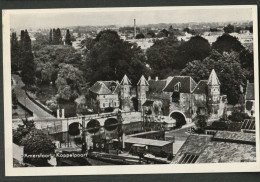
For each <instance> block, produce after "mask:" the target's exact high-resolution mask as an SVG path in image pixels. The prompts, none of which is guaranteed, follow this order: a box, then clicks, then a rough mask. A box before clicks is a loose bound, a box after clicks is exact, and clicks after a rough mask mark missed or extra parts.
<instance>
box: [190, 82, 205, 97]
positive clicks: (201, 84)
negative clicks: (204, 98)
mask: <svg viewBox="0 0 260 182" xmlns="http://www.w3.org/2000/svg"><path fill="white" fill-rule="evenodd" d="M207 83H208V80H200V81H199V83H198V85H197V86H196V87H195V88H194V90H193V91H192V92H193V93H194V94H206V93H207V89H208V85H207Z"/></svg>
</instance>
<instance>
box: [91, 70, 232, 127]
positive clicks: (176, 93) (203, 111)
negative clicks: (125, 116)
mask: <svg viewBox="0 0 260 182" xmlns="http://www.w3.org/2000/svg"><path fill="white" fill-rule="evenodd" d="M108 83H116V82H113V81H110V82H108V81H107V82H104V81H103V82H97V83H96V84H94V85H93V86H92V87H91V88H90V92H92V93H95V97H96V99H97V100H99V103H100V107H101V108H106V107H113V108H118V107H120V108H121V109H122V110H124V111H134V110H138V111H144V113H145V114H146V115H149V116H150V117H151V120H156V119H157V118H160V117H159V116H169V117H171V118H173V119H176V120H183V122H184V123H191V122H192V121H193V119H194V118H195V117H196V116H197V115H204V116H206V117H207V120H208V121H209V122H211V121H215V120H218V119H220V118H222V117H225V114H226V106H227V97H226V95H221V94H220V84H221V83H220V81H219V79H218V77H217V74H216V72H215V70H214V69H213V70H212V71H211V74H210V76H209V79H208V80H201V81H199V83H196V82H195V81H194V80H193V79H192V78H191V77H190V76H174V77H168V78H167V79H164V80H159V79H158V78H156V79H155V80H152V79H148V80H146V79H145V77H144V76H141V78H140V80H139V81H138V83H137V85H136V86H134V85H132V83H131V81H130V79H129V78H128V77H127V76H126V75H125V76H124V77H123V79H122V81H121V82H120V84H119V83H116V84H114V87H113V88H112V87H111V85H112V84H108ZM149 110H151V111H149Z"/></svg>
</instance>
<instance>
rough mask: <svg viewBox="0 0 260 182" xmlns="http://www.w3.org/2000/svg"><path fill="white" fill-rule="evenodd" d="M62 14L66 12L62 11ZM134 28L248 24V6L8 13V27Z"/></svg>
mask: <svg viewBox="0 0 260 182" xmlns="http://www.w3.org/2000/svg"><path fill="white" fill-rule="evenodd" d="M65 11H66V12H65ZM133 19H136V23H137V25H147V24H157V23H188V22H198V23H199V22H227V21H236V22H239V21H251V20H252V9H251V8H250V7H241V6H239V7H236V8H227V6H226V7H223V8H219V7H218V8H216V9H215V8H213V9H212V8H210V9H208V8H205V7H201V9H200V7H197V8H196V9H187V8H185V9H176V8H175V9H170V8H169V7H167V8H153V9H149V8H145V9H144V8H142V9H140V8H113V9H109V8H103V9H59V10H57V9H56V10H54V9H53V10H48V11H47V10H24V11H12V12H11V15H10V26H11V28H15V29H16V28H54V27H67V26H86V25H90V26H101V25H120V26H125V25H133Z"/></svg>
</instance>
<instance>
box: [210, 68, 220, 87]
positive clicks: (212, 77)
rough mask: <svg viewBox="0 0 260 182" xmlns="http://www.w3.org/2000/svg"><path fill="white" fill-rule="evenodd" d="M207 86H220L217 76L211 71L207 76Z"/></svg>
mask: <svg viewBox="0 0 260 182" xmlns="http://www.w3.org/2000/svg"><path fill="white" fill-rule="evenodd" d="M208 85H220V82H219V80H218V76H217V74H216V72H215V70H214V69H213V70H212V71H211V73H210V75H209V80H208Z"/></svg>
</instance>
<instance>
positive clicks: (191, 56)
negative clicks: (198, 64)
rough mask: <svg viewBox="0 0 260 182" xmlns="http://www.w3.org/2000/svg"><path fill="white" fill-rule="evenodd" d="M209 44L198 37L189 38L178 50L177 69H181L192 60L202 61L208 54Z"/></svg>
mask: <svg viewBox="0 0 260 182" xmlns="http://www.w3.org/2000/svg"><path fill="white" fill-rule="evenodd" d="M210 51H211V49H210V44H209V42H208V40H206V39H204V38H203V37H200V36H195V37H191V38H190V40H189V41H187V42H184V43H183V44H182V45H180V47H179V49H178V54H177V55H176V59H177V61H178V66H177V65H175V66H177V67H179V69H183V68H184V67H185V66H186V64H187V63H189V62H191V61H194V60H203V59H204V58H206V57H207V56H208V55H209V54H210Z"/></svg>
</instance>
